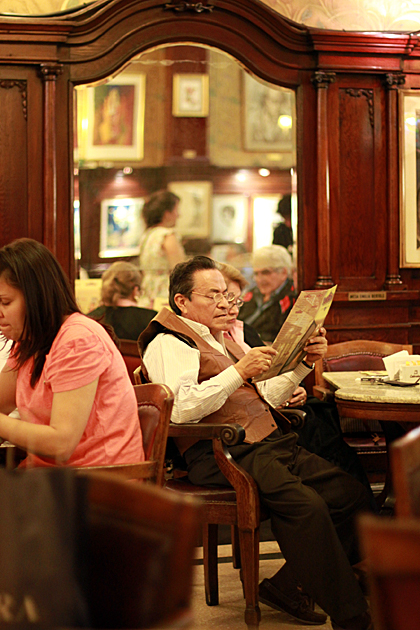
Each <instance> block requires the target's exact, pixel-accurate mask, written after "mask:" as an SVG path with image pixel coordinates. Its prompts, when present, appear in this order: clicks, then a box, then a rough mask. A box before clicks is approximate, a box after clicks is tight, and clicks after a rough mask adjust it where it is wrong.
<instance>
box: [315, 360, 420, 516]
mask: <svg viewBox="0 0 420 630" xmlns="http://www.w3.org/2000/svg"><path fill="white" fill-rule="evenodd" d="M322 376H323V378H324V380H325V381H327V383H329V385H331V386H332V388H333V389H334V398H335V402H336V404H337V409H338V413H339V415H340V416H341V417H342V418H358V419H360V420H384V421H388V422H413V423H420V385H415V386H414V387H397V386H395V385H383V384H379V383H369V382H361V381H358V380H356V379H360V378H361V377H362V376H363V374H362V373H361V372H323V374H322ZM387 451H388V444H387ZM388 462H389V460H388ZM391 489H392V480H391V470H390V466H389V463H388V468H387V471H386V478H385V486H384V488H383V490H382V492H381V493H380V495H379V496H378V497H377V498H376V502H377V505H378V508H379V509H381V507H382V506H383V505H384V504H385V501H386V500H387V498H388V496H389V494H390V492H391Z"/></svg>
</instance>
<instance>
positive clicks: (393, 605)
mask: <svg viewBox="0 0 420 630" xmlns="http://www.w3.org/2000/svg"><path fill="white" fill-rule="evenodd" d="M359 533H360V541H361V546H362V550H363V552H364V555H365V557H366V565H367V572H368V580H369V584H370V595H371V597H370V601H371V607H372V616H373V622H374V628H375V630H418V628H419V627H420V597H419V593H420V522H419V520H418V519H405V518H404V519H402V518H401V519H399V518H397V519H387V518H384V517H374V516H370V515H369V516H368V515H364V516H363V517H362V518H360V520H359Z"/></svg>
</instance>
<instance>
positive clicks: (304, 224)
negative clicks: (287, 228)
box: [0, 0, 420, 351]
mask: <svg viewBox="0 0 420 630" xmlns="http://www.w3.org/2000/svg"><path fill="white" fill-rule="evenodd" d="M185 42H190V43H197V44H203V45H207V46H211V47H214V48H217V49H220V50H222V51H224V52H226V53H228V54H230V55H232V56H233V57H235V58H236V59H237V60H238V61H239V62H240V63H241V64H243V65H244V66H245V67H247V68H248V69H249V70H250V71H251V72H252V73H254V74H256V75H258V76H259V77H261V78H263V79H264V80H267V81H270V82H272V83H274V84H278V85H283V86H285V87H289V88H292V89H295V90H296V102H297V170H298V203H299V208H298V216H299V221H298V230H299V234H298V246H299V251H298V263H299V279H300V282H301V287H302V288H309V287H314V286H316V287H322V286H330V285H332V284H338V291H337V299H336V301H335V303H334V304H333V307H332V309H331V313H330V315H329V320H328V324H329V325H328V327H329V329H330V337H331V340H332V341H335V342H336V341H340V340H346V339H352V338H356V337H366V338H373V339H386V340H389V341H395V342H401V343H412V342H413V341H414V342H415V343H416V342H417V337H418V333H414V331H415V330H417V327H416V326H415V325H413V321H416V318H417V314H418V313H417V311H418V308H417V301H418V297H419V289H420V273H419V271H418V270H416V269H400V267H399V205H400V203H399V198H400V183H399V182H400V175H399V158H398V152H399V137H398V124H399V123H398V90H399V89H401V88H402V87H412V88H416V87H417V88H420V53H419V36H418V35H416V34H414V35H412V34H411V35H410V34H404V33H397V34H392V33H369V34H365V33H349V32H341V31H340V32H334V31H322V30H318V29H313V28H308V27H305V26H302V25H298V24H294V23H292V22H290V21H289V20H286V19H284V18H282V17H281V16H280V15H279V14H278V13H276V12H274V11H272V10H271V9H270V8H269V7H267V6H265V5H264V4H262V3H261V2H258V1H257V0H209V1H208V2H206V1H204V2H195V1H193V2H188V3H187V2H184V1H181V0H172V1H168V2H166V3H165V2H162V1H161V0H147V1H140V2H139V1H138V0H136V1H135V0H111V1H108V0H107V1H105V0H99V1H97V2H93V3H92V4H89V5H87V6H85V7H82V8H78V9H76V10H73V11H70V12H67V13H63V14H58V15H55V16H51V17H43V18H16V17H7V16H1V17H0V112H1V116H0V149H1V150H0V244H1V245H2V244H5V243H7V242H9V241H10V240H12V239H14V238H16V237H20V236H29V237H33V238H36V239H38V240H41V241H43V242H44V243H45V244H46V245H47V246H48V247H49V248H50V249H51V250H52V251H53V252H54V253H55V254H56V255H57V256H58V258H59V260H60V262H61V263H62V265H63V267H64V269H65V270H66V272H67V273H68V274H69V276H70V277H71V278H73V277H74V260H73V210H72V208H73V206H72V195H73V158H72V155H73V123H72V121H73V88H74V86H76V85H79V84H83V83H87V82H93V81H98V80H100V79H103V78H104V77H106V76H108V75H110V74H112V73H115V72H116V71H117V70H119V69H120V68H121V67H122V66H123V65H124V64H125V63H127V62H128V61H129V60H130V59H131V58H132V57H133V56H134V55H135V54H137V53H139V52H142V51H146V50H149V49H150V48H153V47H157V46H161V45H163V44H168V43H171V44H172V43H185ZM185 124H187V123H185ZM194 124H195V125H196V127H197V130H196V133H197V134H198V135H200V125H201V126H202V125H203V124H204V123H203V121H200V122H197V121H195V123H194ZM184 133H186V132H185V131H184ZM173 141H174V142H175V144H176V134H175V135H174V136H173ZM203 152H204V148H203V146H202V144H199V145H197V153H198V154H200V157H203V156H202V154H203ZM172 158H176V159H179V158H182V155H180V156H177V153H176V150H175V149H174V150H173V151H172V155H171V159H172ZM176 159H175V161H176ZM207 167H208V165H206V164H205V161H204V163H203V168H207ZM363 292H364V293H365V294H366V293H369V294H371V297H370V298H369V297H367V296H366V295H365V296H364V297H365V298H367V299H365V300H363V301H360V297H363V295H362V296H360V294H361V293H363ZM355 294H359V296H358V297H359V299H357V300H353V297H354V295H355ZM378 295H379V296H382V298H384V299H377V298H378ZM373 298H376V299H373ZM419 349H420V347H419V348H415V350H416V351H418V350H419Z"/></svg>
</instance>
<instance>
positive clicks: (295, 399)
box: [281, 385, 308, 407]
mask: <svg viewBox="0 0 420 630" xmlns="http://www.w3.org/2000/svg"><path fill="white" fill-rule="evenodd" d="M307 397H308V394H307V393H306V389H305V388H304V387H301V386H300V385H299V387H296V389H295V391H294V392H293V394H292V395H291V396H290V398H289V399H288V400H286V402H285V403H283V404H282V405H281V407H301V406H302V405H304V404H305V403H306V399H307Z"/></svg>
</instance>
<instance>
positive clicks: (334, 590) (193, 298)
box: [139, 256, 371, 630]
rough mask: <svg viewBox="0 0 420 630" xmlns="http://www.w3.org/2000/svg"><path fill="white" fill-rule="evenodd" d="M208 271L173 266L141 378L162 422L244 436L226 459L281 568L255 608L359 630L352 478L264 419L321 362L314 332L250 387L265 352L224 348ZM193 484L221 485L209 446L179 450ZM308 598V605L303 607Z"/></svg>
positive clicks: (207, 265) (221, 316)
mask: <svg viewBox="0 0 420 630" xmlns="http://www.w3.org/2000/svg"><path fill="white" fill-rule="evenodd" d="M235 299H236V296H235V294H229V293H227V288H226V282H225V280H224V278H223V276H222V274H221V273H220V271H219V270H218V269H217V263H215V262H214V261H213V260H211V259H210V258H207V257H205V256H196V257H195V258H193V259H192V260H189V261H187V262H184V263H180V264H178V265H177V266H176V267H175V269H174V270H173V272H172V274H171V278H170V288H169V303H170V306H171V308H172V311H170V310H169V309H163V310H162V311H160V313H159V314H158V315H157V316H156V317H155V318H154V320H152V322H151V323H150V324H149V326H148V327H147V328H146V330H145V331H144V332H143V333H142V334H141V335H140V337H139V349H140V353H141V355H142V357H143V366H142V370H143V377H144V378H145V380H150V381H152V382H156V383H165V384H166V385H168V386H169V387H170V388H171V389H172V391H173V392H174V397H175V403H174V408H173V413H172V421H173V422H177V423H194V422H200V421H201V420H202V421H204V422H214V423H220V422H224V423H225V422H235V423H239V424H241V425H242V426H243V427H244V428H245V431H246V438H245V442H244V443H243V444H240V445H238V446H234V447H231V448H230V449H229V450H230V452H231V454H232V457H233V458H234V459H235V460H236V461H237V462H238V463H239V464H240V465H241V466H242V467H243V468H244V469H245V470H246V471H247V472H248V473H249V474H250V475H251V476H252V477H253V478H254V479H255V481H256V483H257V485H258V488H259V492H260V498H261V502H262V504H263V505H264V506H265V507H266V508H267V510H268V511H269V512H270V517H271V527H272V531H273V534H274V536H275V538H276V540H277V541H278V543H279V545H280V548H281V551H282V553H283V555H284V557H285V559H286V563H285V564H284V565H283V566H282V567H281V568H280V569H279V571H278V572H277V573H276V574H275V575H273V576H272V577H271V578H270V579H269V580H267V579H266V580H263V582H262V583H261V584H260V601H262V602H264V603H266V604H268V605H269V606H271V607H273V608H275V609H278V610H282V611H286V612H287V613H289V614H291V615H292V616H293V617H295V618H297V619H299V620H301V621H304V622H306V623H309V624H315V625H317V624H318V625H321V624H324V623H325V622H326V615H324V614H322V613H320V612H317V611H315V610H314V607H313V601H315V602H316V603H317V604H318V605H319V606H320V607H321V608H322V609H323V610H324V611H325V612H326V613H328V614H329V615H330V616H331V618H332V624H333V628H335V629H339V628H343V629H346V630H365V629H367V628H369V627H370V623H371V621H370V615H369V612H368V605H367V602H366V600H365V598H364V596H363V593H362V590H361V588H360V586H359V583H358V581H357V579H356V577H355V573H354V571H353V569H352V565H355V564H356V563H358V561H359V556H358V549H357V540H356V534H355V530H354V522H353V521H354V516H355V515H356V514H357V513H358V512H359V511H360V510H367V509H369V507H368V506H369V500H368V497H367V494H366V491H365V488H364V487H363V486H362V484H360V483H359V482H358V481H357V480H355V479H354V478H353V477H351V476H350V475H348V474H347V473H345V472H344V471H342V470H340V469H339V468H336V467H334V466H333V465H332V464H330V463H329V462H327V461H325V460H323V459H321V458H320V457H318V456H317V455H314V454H311V453H308V452H307V451H305V450H304V449H302V448H301V447H298V446H297V444H296V440H297V436H296V434H295V433H293V432H290V433H284V432H283V431H282V430H281V429H279V428H277V425H276V423H275V421H274V418H273V415H272V414H273V413H275V411H274V408H275V407H277V406H279V405H281V404H282V402H284V401H285V400H287V399H288V397H289V396H290V395H291V394H292V392H293V390H294V389H295V388H296V386H297V384H298V383H299V382H300V381H301V380H302V379H303V378H304V377H305V376H306V375H307V374H309V372H310V371H311V369H312V367H313V363H314V362H315V361H317V360H319V359H320V358H321V357H322V356H323V355H324V354H325V352H326V348H327V342H326V339H325V330H324V329H321V330H320V331H319V333H318V334H317V335H316V336H315V335H314V336H312V337H310V338H309V339H308V340H307V342H306V343H305V345H304V348H303V350H304V356H305V358H304V360H303V361H302V362H301V363H300V364H299V365H298V366H297V367H296V368H295V369H294V370H293V371H292V372H288V373H286V374H282V375H280V376H275V377H273V378H270V379H267V380H265V381H263V382H261V383H257V384H253V383H252V382H251V379H252V378H253V377H254V376H257V375H258V374H260V373H261V372H264V371H267V370H268V369H269V368H270V366H271V364H272V362H273V359H274V358H275V356H276V354H277V353H276V350H275V349H273V348H271V347H268V346H263V347H258V348H252V349H251V350H250V351H249V352H248V353H247V354H244V352H243V350H242V349H241V348H240V347H239V346H238V345H237V344H235V343H234V342H233V341H230V340H227V339H226V340H225V339H224V337H223V331H224V330H225V329H226V327H227V322H228V319H229V314H228V312H229V308H230V306H231V304H232V303H233V300H235ZM177 446H178V448H179V450H180V451H181V453H182V454H183V455H184V458H185V460H186V463H187V466H188V475H189V479H190V480H191V481H192V483H195V484H199V485H207V484H210V485H211V484H224V485H228V482H227V480H226V479H225V477H224V476H223V475H222V473H221V472H220V470H219V468H218V466H217V464H216V462H215V460H214V457H213V454H212V445H211V441H205V440H202V441H194V439H187V440H184V439H179V440H178V441H177ZM311 598H312V599H311Z"/></svg>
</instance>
